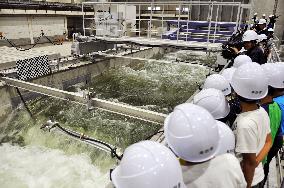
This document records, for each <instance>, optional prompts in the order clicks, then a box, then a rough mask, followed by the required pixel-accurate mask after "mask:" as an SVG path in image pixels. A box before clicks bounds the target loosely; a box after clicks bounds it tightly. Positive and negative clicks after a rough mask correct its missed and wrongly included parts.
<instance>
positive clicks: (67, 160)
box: [0, 144, 108, 188]
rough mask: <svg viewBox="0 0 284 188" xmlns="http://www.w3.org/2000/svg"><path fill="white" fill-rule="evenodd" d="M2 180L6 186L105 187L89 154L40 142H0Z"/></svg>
mask: <svg viewBox="0 0 284 188" xmlns="http://www.w3.org/2000/svg"><path fill="white" fill-rule="evenodd" d="M0 153H1V155H0V177H1V178H0V184H1V187H5V188H15V187H17V188H26V187H28V188H38V187H43V188H53V187H61V188H65V187H66V188H73V187H74V188H77V187H82V188H93V187H104V186H105V185H106V184H107V183H108V181H107V179H108V173H106V174H102V173H101V172H100V171H99V169H98V168H96V167H95V166H94V165H93V164H92V162H91V159H90V158H89V156H87V155H85V154H78V155H66V154H65V153H63V152H62V151H60V150H55V149H48V148H45V147H39V146H25V147H20V146H13V145H10V144H3V145H2V146H0Z"/></svg>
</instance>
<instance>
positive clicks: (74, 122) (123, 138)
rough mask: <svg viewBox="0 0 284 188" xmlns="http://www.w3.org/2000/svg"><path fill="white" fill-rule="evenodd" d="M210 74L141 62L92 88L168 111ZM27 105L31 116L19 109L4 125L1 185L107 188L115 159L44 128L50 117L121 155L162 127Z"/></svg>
mask: <svg viewBox="0 0 284 188" xmlns="http://www.w3.org/2000/svg"><path fill="white" fill-rule="evenodd" d="M179 54H180V53H179ZM170 55H171V54H168V55H167V56H166V57H165V58H164V59H167V58H169V57H171V56H170ZM186 57H187V56H186ZM194 58H195V59H198V58H199V59H200V60H196V61H200V64H204V63H205V62H208V61H207V59H208V58H207V57H206V58H205V60H204V57H203V58H201V57H197V56H196V57H194ZM187 59H188V58H187ZM205 64H206V63H205ZM207 74H209V69H208V68H207V67H206V66H202V65H192V64H185V63H160V62H156V61H147V62H143V63H141V62H137V63H133V64H131V65H129V66H122V67H118V68H116V69H109V70H108V71H105V72H104V73H103V74H102V75H101V76H98V77H96V78H94V79H93V80H92V82H91V83H89V85H88V87H93V88H94V90H95V91H96V93H97V97H99V98H104V99H107V100H112V101H116V102H121V103H127V104H131V105H134V106H139V107H142V108H147V109H151V110H155V111H158V112H163V113H168V112H170V111H171V110H172V109H173V108H174V106H176V105H178V104H180V103H183V102H185V101H186V100H187V99H188V98H189V97H190V96H191V95H192V94H193V92H194V91H195V90H196V89H197V88H198V86H199V85H200V84H202V82H203V80H204V79H205V77H206V75H207ZM85 87H86V86H83V87H82V86H80V88H78V87H77V88H76V89H79V90H80V89H84V88H85ZM28 107H29V109H30V110H31V112H32V114H33V118H31V117H30V115H29V114H28V113H27V111H26V110H25V108H24V107H23V106H21V105H20V106H19V107H18V108H17V109H15V110H14V111H13V113H12V114H10V115H9V119H10V120H9V121H7V122H8V123H5V124H2V125H0V143H1V145H0V185H1V186H0V187H8V188H9V187H11V188H14V187H16V188H18V187H19V188H22V187H23V188H26V187H28V188H33V187H44V188H51V187H104V186H105V185H106V184H107V183H108V182H109V180H108V178H109V169H110V168H112V167H113V166H114V165H115V163H116V160H115V159H113V158H111V156H110V155H109V154H108V153H106V152H103V151H101V150H98V149H96V148H94V147H92V146H89V145H86V144H84V143H82V142H79V141H77V140H73V139H70V138H69V137H67V136H65V135H62V134H60V133H58V132H56V131H51V132H48V131H43V130H41V129H40V126H41V125H42V124H43V123H45V122H46V121H47V120H48V119H50V118H52V119H54V120H56V121H58V122H59V123H60V125H61V126H63V127H65V128H68V129H72V130H74V131H77V132H80V133H84V134H86V135H88V136H91V137H94V138H96V139H100V140H102V141H104V142H107V143H110V144H112V145H114V146H117V147H118V148H121V150H122V151H123V149H125V148H126V147H127V146H129V145H130V144H132V143H135V142H138V141H140V140H144V139H146V138H148V137H149V136H150V135H152V134H153V133H155V132H156V131H158V130H159V129H160V128H161V126H160V125H156V124H151V123H147V122H144V121H140V120H135V119H131V118H127V117H124V116H120V115H115V114H111V113H108V112H105V111H101V110H92V111H88V110H87V109H86V107H84V106H81V105H78V104H74V103H69V102H66V101H62V100H58V99H54V98H51V97H40V98H37V99H34V100H32V101H29V102H28Z"/></svg>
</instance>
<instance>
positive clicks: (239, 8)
mask: <svg viewBox="0 0 284 188" xmlns="http://www.w3.org/2000/svg"><path fill="white" fill-rule="evenodd" d="M240 10H241V4H240V3H239V5H238V12H237V20H236V26H235V33H236V32H237V31H238V27H239V26H238V23H239V18H240Z"/></svg>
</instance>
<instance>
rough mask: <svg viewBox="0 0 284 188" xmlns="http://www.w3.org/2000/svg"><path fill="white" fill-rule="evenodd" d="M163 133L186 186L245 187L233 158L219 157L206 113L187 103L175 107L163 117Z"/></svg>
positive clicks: (217, 139) (216, 136) (216, 137)
mask: <svg viewBox="0 0 284 188" xmlns="http://www.w3.org/2000/svg"><path fill="white" fill-rule="evenodd" d="M221 124H222V123H221ZM223 125H224V124H223ZM164 130H165V137H166V142H167V143H168V145H169V147H170V148H171V149H172V151H173V152H174V153H175V154H176V155H177V156H178V157H179V158H180V163H181V167H182V170H183V180H184V183H185V184H186V186H187V187H189V188H211V187H218V188H236V187H240V188H245V187H246V182H245V179H244V175H243V173H242V170H241V167H240V164H239V162H238V160H237V158H236V157H235V156H234V155H232V154H229V153H226V154H223V155H219V152H220V149H221V146H222V144H221V139H220V134H219V126H218V123H217V121H216V120H214V118H213V116H212V115H211V114H210V113H209V112H208V111H207V110H205V109H204V108H202V107H200V106H197V105H194V104H190V103H184V104H181V105H178V106H176V107H175V109H174V111H173V112H172V113H171V114H170V115H169V116H168V117H167V118H166V121H165V124H164ZM217 155H218V156H217Z"/></svg>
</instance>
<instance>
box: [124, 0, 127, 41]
mask: <svg viewBox="0 0 284 188" xmlns="http://www.w3.org/2000/svg"><path fill="white" fill-rule="evenodd" d="M126 12H127V9H126V1H125V3H124V20H125V23H124V28H125V29H124V36H127V17H126Z"/></svg>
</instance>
